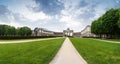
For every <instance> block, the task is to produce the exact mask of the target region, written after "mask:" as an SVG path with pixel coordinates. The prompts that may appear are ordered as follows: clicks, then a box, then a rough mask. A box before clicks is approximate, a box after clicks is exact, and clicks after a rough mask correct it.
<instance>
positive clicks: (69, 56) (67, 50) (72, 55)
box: [49, 38, 87, 64]
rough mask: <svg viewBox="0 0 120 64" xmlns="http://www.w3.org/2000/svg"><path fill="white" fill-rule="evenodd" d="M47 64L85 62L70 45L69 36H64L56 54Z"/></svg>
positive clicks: (84, 63)
mask: <svg viewBox="0 0 120 64" xmlns="http://www.w3.org/2000/svg"><path fill="white" fill-rule="evenodd" d="M49 64H87V62H86V61H85V60H84V59H83V58H82V56H80V54H79V53H78V52H77V50H76V49H75V48H74V46H73V45H72V43H71V41H70V40H69V38H66V39H65V41H64V43H63V45H62V47H61V48H60V50H59V51H58V53H57V55H56V56H55V57H54V59H53V60H52V61H51V62H50V63H49Z"/></svg>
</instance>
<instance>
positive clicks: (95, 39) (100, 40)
mask: <svg viewBox="0 0 120 64" xmlns="http://www.w3.org/2000/svg"><path fill="white" fill-rule="evenodd" d="M93 40H98V41H103V42H109V43H119V44H120V42H116V41H109V40H101V39H93Z"/></svg>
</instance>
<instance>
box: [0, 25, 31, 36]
mask: <svg viewBox="0 0 120 64" xmlns="http://www.w3.org/2000/svg"><path fill="white" fill-rule="evenodd" d="M31 33H32V30H31V29H30V28H29V27H20V28H17V29H16V28H15V27H14V26H9V25H0V36H17V35H20V36H29V35H31Z"/></svg>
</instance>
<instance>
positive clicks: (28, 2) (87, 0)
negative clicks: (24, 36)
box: [0, 0, 120, 32]
mask: <svg viewBox="0 0 120 64" xmlns="http://www.w3.org/2000/svg"><path fill="white" fill-rule="evenodd" d="M111 8H120V0H0V24H8V25H12V26H16V27H21V26H28V27H30V28H32V29H34V28H35V27H41V28H46V29H49V30H52V31H63V30H64V29H66V28H71V29H73V30H74V31H77V32H80V31H81V30H82V29H84V28H85V26H86V25H90V24H91V22H92V21H93V20H95V19H97V18H98V17H100V16H101V15H102V14H104V13H105V12H106V11H107V10H109V9H111Z"/></svg>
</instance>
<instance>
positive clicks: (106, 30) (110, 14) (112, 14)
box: [91, 9, 120, 37]
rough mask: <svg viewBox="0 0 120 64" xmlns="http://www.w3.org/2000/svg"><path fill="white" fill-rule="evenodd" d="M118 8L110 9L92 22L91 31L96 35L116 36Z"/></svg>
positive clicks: (119, 32)
mask: <svg viewBox="0 0 120 64" xmlns="http://www.w3.org/2000/svg"><path fill="white" fill-rule="evenodd" d="M119 18H120V9H110V10H108V11H107V12H106V13H105V14H104V15H102V16H101V17H100V18H98V19H97V20H95V21H93V22H92V25H91V31H92V33H94V34H96V35H106V36H107V37H108V35H110V36H112V35H113V36H114V35H115V36H116V35H119V34H120V27H119V25H120V22H119V20H120V19H119Z"/></svg>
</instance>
